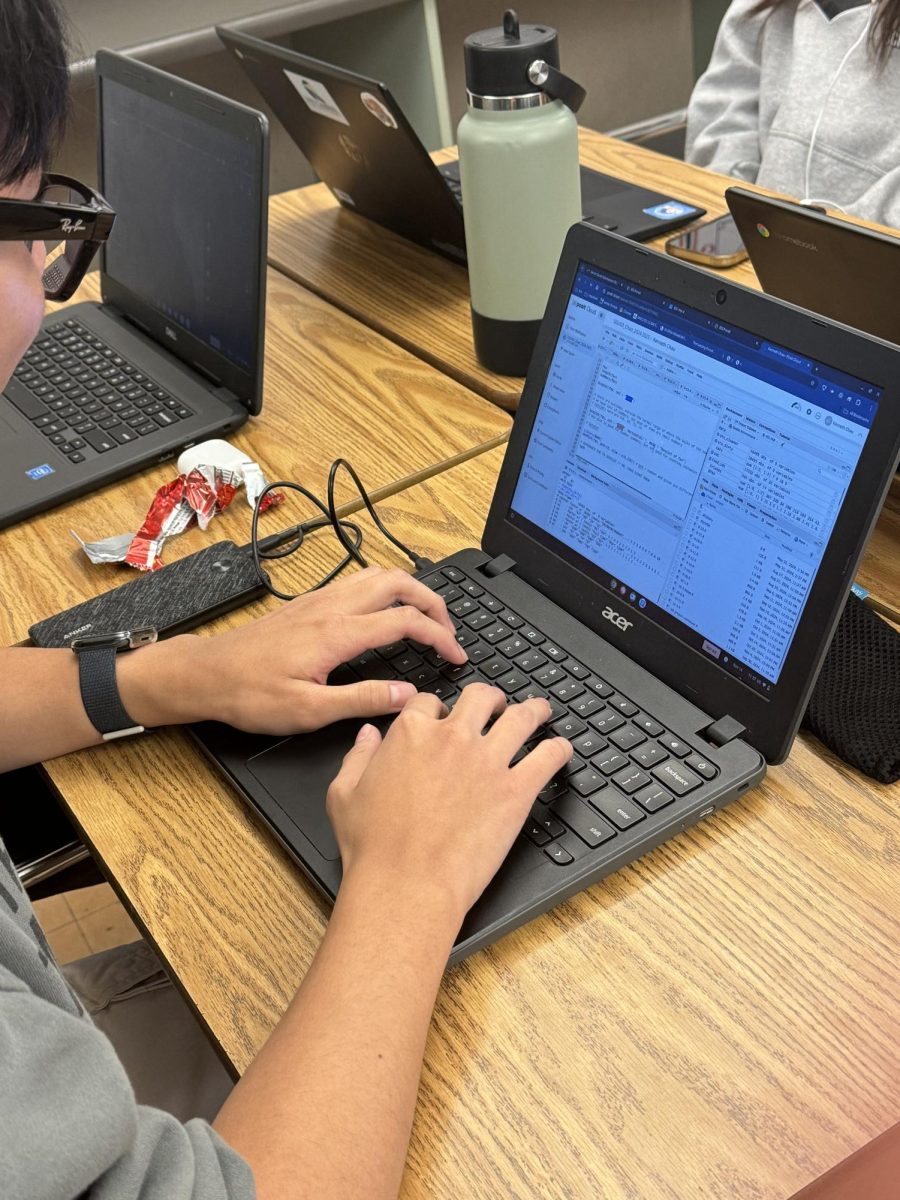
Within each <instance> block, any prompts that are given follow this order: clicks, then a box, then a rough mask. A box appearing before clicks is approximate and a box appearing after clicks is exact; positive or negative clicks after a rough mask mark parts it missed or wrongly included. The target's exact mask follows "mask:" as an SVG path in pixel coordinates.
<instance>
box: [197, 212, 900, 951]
mask: <svg viewBox="0 0 900 1200" xmlns="http://www.w3.org/2000/svg"><path fill="white" fill-rule="evenodd" d="M898 449H900V350H898V349H897V348H896V347H893V346H888V345H886V344H884V343H882V342H879V341H876V340H875V339H872V338H868V337H865V336H864V335H862V334H859V333H856V332H853V331H852V330H848V329H845V328H843V327H841V326H837V325H833V324H831V323H829V322H827V321H824V320H822V319H821V318H819V317H815V316H813V315H812V314H810V313H807V312H803V311H801V310H799V309H796V308H793V307H791V306H790V305H787V304H784V303H782V302H780V301H778V300H773V299H772V298H771V297H768V296H764V295H761V294H760V293H758V292H753V291H750V290H748V289H744V288H741V287H738V286H729V287H727V288H723V287H722V286H721V284H720V281H719V280H718V279H715V278H713V277H712V276H711V275H710V274H708V273H707V272H705V271H703V270H700V269H698V268H696V267H691V266H689V265H687V264H685V263H681V262H679V261H677V260H675V259H673V258H671V257H669V256H666V255H661V254H658V253H657V252H655V251H651V250H647V249H644V248H642V247H640V246H637V245H635V244H634V243H633V242H629V241H627V240H625V239H622V238H619V237H617V236H615V235H614V234H609V233H603V232H602V231H600V230H595V229H592V228H590V227H589V226H587V225H584V224H582V225H579V226H576V227H575V228H573V229H572V230H571V231H570V233H569V235H568V238H567V240H566V243H565V247H564V249H563V253H562V258H561V260H560V264H559V269H558V272H557V275H556V279H555V281H554V284H553V288H552V290H551V294H550V299H549V303H548V307H547V311H546V314H545V317H544V321H543V324H542V327H541V331H540V334H539V337H538V342H537V346H536V349H535V353H534V357H533V358H532V361H531V367H530V370H529V373H528V377H527V380H526V382H525V390H524V393H523V395H522V401H521V404H520V406H519V410H518V413H517V414H516V418H515V424H514V427H513V431H512V436H511V439H510V442H509V446H508V449H507V452H506V457H505V461H504V463H503V468H502V470H501V473H500V478H499V481H498V484H497V488H496V492H495V494H494V498H493V502H492V505H491V510H490V514H489V516H488V519H487V524H486V526H485V530H484V535H483V538H482V544H481V548H480V549H466V550H460V551H459V553H457V554H454V555H453V556H452V557H450V558H448V559H446V560H445V561H443V562H440V563H438V564H437V565H436V566H435V567H434V569H433V570H431V571H429V572H428V573H427V574H426V575H425V576H424V578H425V582H426V583H427V584H428V585H429V586H431V587H432V588H434V589H435V590H436V591H438V592H439V593H440V594H441V595H442V596H443V597H444V599H445V600H446V601H447V604H448V606H449V610H450V612H451V613H452V614H453V616H454V619H455V621H456V623H457V626H458V629H459V639H460V641H461V642H462V644H463V645H464V646H465V647H466V648H467V650H468V653H469V664H468V666H464V667H456V666H451V665H449V664H447V663H445V662H444V661H443V660H442V659H440V658H439V657H437V656H436V655H435V654H434V653H433V652H431V651H429V650H427V649H423V648H422V647H421V646H410V645H407V644H402V643H398V644H394V645H390V646H382V647H380V648H379V649H378V650H373V651H370V652H368V653H365V654H361V655H360V656H359V657H358V658H356V659H355V660H354V661H353V662H351V663H349V664H347V665H345V666H342V667H341V668H339V669H338V670H337V671H336V672H335V673H334V675H333V679H334V681H335V682H338V681H343V682H346V681H349V680H352V679H355V678H359V677H366V676H376V677H378V678H390V677H393V676H400V677H402V678H405V679H409V680H412V681H414V682H415V683H416V684H417V685H418V686H419V687H420V688H425V689H427V690H429V691H432V692H434V693H436V694H437V695H438V696H441V697H443V699H444V700H445V701H446V703H447V704H449V705H452V704H453V703H454V702H455V700H456V698H457V697H458V696H459V694H460V691H459V689H461V688H464V687H465V686H466V685H467V684H468V683H470V682H472V681H474V680H477V679H482V680H487V681H489V682H491V683H494V684H496V685H497V686H498V687H500V688H502V689H503V690H504V691H505V692H506V693H507V694H508V696H509V698H510V700H513V701H518V700H521V699H523V698H525V697H528V696H535V695H541V696H546V697H548V698H549V699H550V701H551V703H552V705H553V714H552V717H551V721H550V729H551V730H552V731H553V732H554V733H556V734H561V735H562V736H564V737H568V738H569V739H570V740H571V742H572V745H573V748H574V751H575V757H574V758H573V760H572V762H571V764H570V765H569V766H568V768H567V769H566V770H565V771H564V772H563V773H562V774H561V775H559V776H558V777H557V778H555V779H554V780H553V781H552V782H551V784H550V785H549V786H548V787H547V788H546V789H545V790H544V791H543V792H542V793H541V795H540V796H539V797H538V799H537V801H536V803H535V805H534V808H533V810H532V813H531V816H530V817H529V819H528V821H527V822H526V824H525V827H524V828H523V830H522V833H521V836H520V837H519V838H518V840H517V841H516V843H515V845H514V847H513V849H512V851H511V852H510V854H509V857H508V859H507V860H506V862H505V863H504V865H503V867H502V868H501V870H500V872H499V874H498V876H497V877H496V879H495V880H494V882H493V883H492V884H491V885H490V886H489V887H488V889H487V891H486V892H485V894H484V896H483V897H482V898H481V900H479V902H478V903H477V904H476V906H475V907H474V908H473V910H472V911H471V913H470V914H469V916H468V918H467V919H466V922H465V924H464V926H463V928H462V930H461V931H460V934H459V938H458V940H457V943H456V946H455V949H454V957H455V958H459V957H461V956H462V955H465V954H467V953H469V952H470V951H472V950H474V949H476V948H478V947H479V946H483V945H485V944H486V943H488V942H490V941H492V940H494V939H496V938H498V937H499V936H500V935H501V934H503V933H505V932H507V931H508V930H510V929H513V928H515V927H516V926H518V925H520V924H522V923H523V922H525V921H527V920H528V919H529V918H531V917H534V916H536V915H537V914H538V913H541V912H544V911H545V910H546V909H548V908H550V907H551V906H552V905H554V904H557V903H558V902H559V901H561V900H564V899H565V898H566V897H568V896H571V895H572V894H573V893H575V892H577V891H579V890H580V889H581V888H584V887H586V886H587V885H589V884H591V883H593V882H594V881H595V880H598V879H600V878H602V877H603V876H604V875H607V874H608V873H610V872H611V871H614V870H616V869H617V868H618V867H621V866H622V865H623V864H625V863H628V862H630V861H632V860H633V859H634V858H636V857H637V856H638V855H640V854H643V853H645V852H646V851H647V850H650V849H651V848H652V847H654V846H657V845H658V844H659V843H660V842H663V841H664V840H665V839H666V838H669V837H671V836H672V835H673V834H676V833H678V832H679V831H680V830H682V829H685V828H687V827H688V826H690V825H693V824H694V823H695V822H696V821H699V820H700V819H701V818H703V817H706V816H708V815H710V814H711V813H713V812H715V811H716V809H718V808H721V807H722V806H723V805H725V804H728V803H729V802H730V801H732V800H734V799H736V798H737V797H738V796H740V795H741V794H742V793H743V792H745V791H747V789H748V788H751V787H753V786H754V784H757V783H758V782H759V781H760V780H761V779H762V777H763V775H764V773H765V765H766V762H767V761H768V762H772V763H777V762H780V761H781V760H782V759H784V758H785V756H786V755H787V753H788V751H789V750H790V746H791V742H792V740H793V737H794V734H795V732H796V730H797V726H798V723H799V721H800V718H801V715H802V713H803V711H804V708H805V706H806V702H807V698H808V696H809V693H810V690H811V688H812V685H813V682H814V680H815V677H816V673H817V671H818V668H819V665H820V663H821V660H822V657H823V655H824V654H825V651H826V648H827V646H828V643H829V640H830V638H831V635H832V632H833V630H834V627H835V624H836V622H837V620H838V617H839V614H840V612H841V609H842V606H843V604H844V601H845V598H846V595H847V591H848V588H849V586H850V581H851V580H852V578H853V571H854V567H855V565H856V563H857V561H858V559H859V556H860V553H861V551H862V549H863V546H864V544H865V541H866V537H867V535H868V533H869V531H870V529H871V527H872V525H873V523H874V520H875V517H876V515H877V513H878V511H879V508H880V506H881V502H882V499H883V496H884V494H885V491H886V489H887V486H888V483H889V480H890V478H891V473H892V469H893V465H894V462H895V461H896V457H897V452H898ZM358 726H359V722H356V721H352V722H351V721H347V722H344V723H342V724H340V725H336V726H333V727H331V728H328V729H324V730H322V731H320V732H318V733H314V734H308V735H303V736H298V737H291V738H261V737H254V736H249V735H245V734H239V733H236V732H235V731H234V730H232V729H229V728H227V727H226V726H223V725H215V724H208V725H203V726H197V727H195V735H196V737H197V738H198V739H199V741H200V744H201V745H202V746H203V747H204V749H205V750H206V751H207V753H208V754H209V755H210V756H211V757H212V758H213V759H214V760H215V761H216V763H217V764H218V765H219V766H220V767H221V768H222V769H223V770H224V771H225V772H226V773H227V775H228V777H229V778H230V779H231V781H232V782H233V783H234V784H235V785H236V786H237V787H238V789H239V790H240V791H241V792H242V793H243V795H244V796H245V797H246V799H247V801H248V802H249V803H250V805H251V806H252V808H253V809H254V810H255V811H256V812H257V813H258V814H259V816H260V817H261V818H262V819H263V820H264V821H265V822H266V823H267V824H268V825H269V826H270V827H271V828H272V829H273V830H274V831H275V832H276V834H277V835H278V837H279V838H280V839H281V840H282V842H283V843H284V844H285V846H287V848H288V849H289V851H290V852H291V853H292V854H293V856H294V857H295V858H296V860H297V861H298V862H299V863H300V864H301V866H302V867H303V869H304V870H305V871H306V872H307V874H308V875H309V876H310V878H311V879H312V880H313V881H314V882H315V883H316V884H317V885H318V886H319V887H320V888H321V889H322V890H323V891H324V892H325V893H326V894H327V895H329V896H334V895H335V893H336V890H337V887H338V885H339V882H340V873H341V868H340V861H339V858H338V849H337V845H336V843H335V840H334V837H333V835H332V833H331V829H330V827H329V824H328V820H327V818H326V815H325V793H326V789H327V786H328V783H329V782H330V780H331V779H332V778H333V777H334V775H335V774H336V773H337V771H338V769H339V766H340V762H341V757H342V755H343V754H344V752H345V751H346V750H347V749H348V747H349V746H350V744H351V742H352V740H353V737H354V736H355V734H356V731H357V728H358ZM412 799H413V800H414V802H415V803H417V804H427V803H428V797H427V796H420V797H413V798H412ZM484 802H485V803H486V804H489V803H490V802H491V797H490V796H485V797H484Z"/></svg>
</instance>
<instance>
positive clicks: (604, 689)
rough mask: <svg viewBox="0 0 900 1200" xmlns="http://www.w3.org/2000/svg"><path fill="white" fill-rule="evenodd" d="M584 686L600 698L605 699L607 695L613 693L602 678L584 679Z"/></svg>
mask: <svg viewBox="0 0 900 1200" xmlns="http://www.w3.org/2000/svg"><path fill="white" fill-rule="evenodd" d="M585 686H586V687H587V688H588V689H589V690H590V691H592V692H593V693H594V694H595V695H596V696H599V697H600V699H601V700H605V699H606V698H607V697H608V696H611V695H612V694H613V690H612V688H611V687H610V686H609V684H608V683H605V682H604V681H603V680H602V679H596V678H593V677H592V678H590V679H588V680H586V681H585Z"/></svg>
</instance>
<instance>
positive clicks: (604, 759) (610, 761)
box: [591, 746, 629, 775]
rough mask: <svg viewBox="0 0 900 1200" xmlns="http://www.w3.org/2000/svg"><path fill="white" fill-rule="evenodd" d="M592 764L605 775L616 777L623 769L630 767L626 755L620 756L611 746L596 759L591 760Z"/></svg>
mask: <svg viewBox="0 0 900 1200" xmlns="http://www.w3.org/2000/svg"><path fill="white" fill-rule="evenodd" d="M591 762H592V763H593V765H594V766H595V767H596V768H597V770H598V771H602V772H603V774H604V775H614V774H615V773H616V771H621V770H622V768H623V767H627V766H628V765H629V763H628V759H627V758H626V757H625V755H624V754H620V753H619V751H618V750H615V749H613V747H612V746H609V747H608V748H607V749H606V750H601V751H600V753H599V754H598V755H597V756H596V758H593V759H591Z"/></svg>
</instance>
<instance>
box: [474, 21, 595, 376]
mask: <svg viewBox="0 0 900 1200" xmlns="http://www.w3.org/2000/svg"><path fill="white" fill-rule="evenodd" d="M464 55H465V64H466V90H467V95H468V108H467V111H466V113H465V114H464V115H463V118H462V120H461V121H460V123H459V131H458V134H457V142H458V144H459V171H460V182H461V184H462V202H463V220H464V222H465V227H466V254H467V257H468V261H469V293H470V297H471V302H472V329H473V333H474V338H475V353H476V354H477V355H478V358H479V361H480V362H481V363H483V365H484V366H486V367H488V368H489V369H490V370H492V371H498V372H499V373H501V374H503V375H525V374H526V372H527V370H528V362H529V360H530V358H531V352H532V350H533V349H534V342H535V338H536V337H537V332H538V329H539V327H540V323H541V317H542V316H543V313H544V308H545V306H546V303H547V297H548V296H549V294H550V285H551V283H552V282H553V276H554V274H555V271H556V265H557V263H558V261H559V256H560V252H561V250H562V246H563V241H564V239H565V236H566V232H567V231H568V229H569V227H570V226H572V225H574V224H576V222H578V221H580V220H581V177H580V173H579V166H578V126H577V123H576V120H575V112H576V111H577V110H578V108H579V107H580V105H581V103H582V101H583V100H584V96H585V92H584V89H583V88H581V87H579V86H578V84H577V83H575V82H574V81H573V80H571V79H569V78H568V77H567V76H565V75H563V74H562V73H561V72H560V70H559V39H558V37H557V33H556V30H555V29H551V28H550V27H549V26H547V25H520V24H519V18H518V16H517V15H516V12H515V10H513V9H507V10H506V12H505V13H504V14H503V24H502V26H500V27H499V28H493V29H482V30H480V31H479V32H478V33H473V34H470V35H469V37H467V38H466V40H465V43H464Z"/></svg>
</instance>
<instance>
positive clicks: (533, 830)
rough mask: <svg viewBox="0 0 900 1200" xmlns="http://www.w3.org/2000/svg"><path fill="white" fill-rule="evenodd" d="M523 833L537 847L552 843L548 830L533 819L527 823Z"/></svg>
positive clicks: (529, 819)
mask: <svg viewBox="0 0 900 1200" xmlns="http://www.w3.org/2000/svg"><path fill="white" fill-rule="evenodd" d="M522 832H523V833H524V834H525V836H526V837H527V838H528V840H529V841H530V842H534V844H535V846H546V845H547V843H548V842H549V841H550V834H549V833H548V832H547V830H546V829H545V828H544V827H543V825H541V824H539V823H538V822H537V821H535V820H533V819H532V818H531V817H529V818H528V820H527V821H526V822H525V828H524V829H523V830H522Z"/></svg>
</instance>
